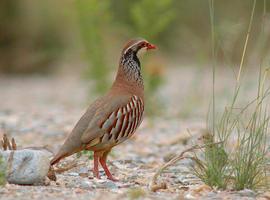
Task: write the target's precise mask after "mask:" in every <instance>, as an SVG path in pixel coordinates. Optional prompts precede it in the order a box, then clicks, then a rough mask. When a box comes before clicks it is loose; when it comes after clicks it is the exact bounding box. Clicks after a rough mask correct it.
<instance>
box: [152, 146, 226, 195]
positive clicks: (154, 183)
mask: <svg viewBox="0 0 270 200" xmlns="http://www.w3.org/2000/svg"><path fill="white" fill-rule="evenodd" d="M220 143H222V142H216V143H212V144H205V145H195V146H192V147H190V148H188V149H186V150H184V151H182V152H181V153H180V154H179V155H177V156H175V157H174V158H172V159H171V160H170V161H169V162H167V163H165V164H163V165H162V166H161V167H160V168H159V169H158V170H157V172H156V173H155V174H154V176H153V178H152V180H151V182H150V184H149V187H150V190H151V191H153V192H155V191H157V190H159V189H165V188H166V183H165V182H162V183H159V184H158V183H157V178H158V176H160V174H161V173H162V172H163V171H164V170H165V169H166V168H168V167H169V166H172V165H173V164H175V163H177V162H178V161H179V160H182V159H185V158H188V159H192V160H193V159H194V158H193V157H190V156H185V155H184V154H186V153H188V152H193V151H194V150H198V149H203V148H205V147H207V146H209V145H214V144H220Z"/></svg>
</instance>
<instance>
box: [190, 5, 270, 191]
mask: <svg viewBox="0 0 270 200" xmlns="http://www.w3.org/2000/svg"><path fill="white" fill-rule="evenodd" d="M209 2H210V14H211V22H212V23H211V24H212V27H213V26H214V24H213V17H214V16H213V9H214V0H209ZM255 6H256V0H254V1H253V7H252V12H251V17H250V23H249V27H248V33H247V35H246V40H245V44H244V48H243V53H242V58H241V62H240V66H239V71H238V75H237V79H236V86H235V90H234V95H233V98H232V101H231V103H230V106H228V107H226V108H225V110H224V112H223V114H222V116H221V118H220V119H219V120H216V118H217V115H216V111H215V76H216V75H215V58H214V57H215V56H216V55H215V45H213V46H212V56H213V59H214V62H213V63H214V64H213V97H212V99H213V100H212V101H213V104H212V105H213V108H212V119H210V121H211V125H210V128H209V133H207V134H206V135H205V136H204V143H205V144H208V146H207V147H206V148H205V149H204V150H203V157H204V159H199V158H198V157H197V156H196V157H195V158H196V159H195V161H196V166H195V167H194V172H195V174H196V175H197V176H198V177H199V178H201V179H202V181H204V182H205V183H206V184H208V185H210V186H211V187H217V188H221V189H226V188H228V187H230V188H231V187H232V188H234V189H236V190H241V189H244V188H249V189H256V188H258V187H262V186H266V184H265V183H266V179H267V176H266V174H267V170H269V169H267V156H266V154H267V142H266V141H267V139H266V138H267V133H268V127H269V119H270V118H269V117H270V116H269V115H268V110H267V106H266V105H265V104H266V98H267V97H268V95H269V94H270V88H267V89H265V84H266V81H265V80H266V77H267V73H268V69H266V70H265V73H264V75H263V76H262V74H263V72H262V71H263V70H262V65H261V67H260V71H259V82H258V92H257V97H256V99H255V100H253V101H252V102H250V103H249V104H247V105H246V106H244V107H243V108H240V109H239V108H238V109H236V103H237V100H238V98H239V91H240V86H241V85H240V79H241V73H242V70H243V63H244V58H245V55H246V49H247V44H248V41H249V35H250V31H251V26H252V22H253V16H254V11H255ZM264 14H265V13H264ZM213 36H214V28H212V37H213ZM212 42H213V43H214V42H215V39H214V37H213V40H212ZM254 104H255V106H253V105H254ZM252 106H253V107H254V108H253V107H252ZM252 108H253V110H252ZM250 109H251V111H250ZM234 133H236V135H237V143H236V145H235V147H234V149H233V150H232V151H231V152H229V151H228V147H229V146H230V144H228V143H229V141H231V140H230V139H231V137H232V136H233V135H234ZM217 143H218V144H217ZM230 147H231V146H230Z"/></svg>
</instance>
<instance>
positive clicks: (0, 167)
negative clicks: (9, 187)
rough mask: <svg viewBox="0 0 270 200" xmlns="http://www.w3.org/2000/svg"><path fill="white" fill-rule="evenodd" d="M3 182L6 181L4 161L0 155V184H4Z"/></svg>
mask: <svg viewBox="0 0 270 200" xmlns="http://www.w3.org/2000/svg"><path fill="white" fill-rule="evenodd" d="M5 182H6V177H5V166H4V162H3V160H2V157H1V156H0V186H1V185H4V184H5Z"/></svg>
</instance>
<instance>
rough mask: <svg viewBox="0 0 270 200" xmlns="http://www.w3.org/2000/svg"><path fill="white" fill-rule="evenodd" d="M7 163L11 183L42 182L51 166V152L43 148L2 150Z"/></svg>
mask: <svg viewBox="0 0 270 200" xmlns="http://www.w3.org/2000/svg"><path fill="white" fill-rule="evenodd" d="M0 155H1V156H2V157H3V160H4V163H5V164H6V166H7V168H6V179H7V181H8V182H9V183H13V184H22V185H32V184H38V183H40V182H42V181H43V180H44V179H45V177H46V175H47V173H48V171H49V167H50V159H49V156H50V153H48V152H46V151H43V150H33V149H23V150H16V151H0Z"/></svg>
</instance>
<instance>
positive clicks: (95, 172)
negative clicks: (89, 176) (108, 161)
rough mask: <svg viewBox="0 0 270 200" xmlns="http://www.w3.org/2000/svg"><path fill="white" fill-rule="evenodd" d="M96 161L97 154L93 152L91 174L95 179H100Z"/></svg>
mask: <svg viewBox="0 0 270 200" xmlns="http://www.w3.org/2000/svg"><path fill="white" fill-rule="evenodd" d="M98 159H99V155H98V154H97V152H94V168H93V174H94V176H95V177H96V178H97V179H100V176H99V171H98Z"/></svg>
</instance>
